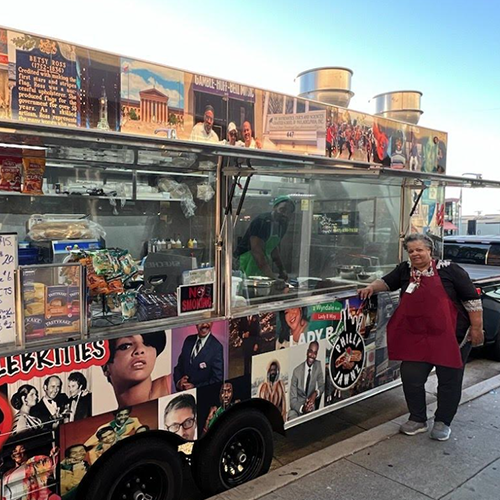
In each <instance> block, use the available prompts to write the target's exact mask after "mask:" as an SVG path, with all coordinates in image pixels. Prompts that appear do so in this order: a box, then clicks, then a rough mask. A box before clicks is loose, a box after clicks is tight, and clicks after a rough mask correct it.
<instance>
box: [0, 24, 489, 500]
mask: <svg viewBox="0 0 500 500" xmlns="http://www.w3.org/2000/svg"><path fill="white" fill-rule="evenodd" d="M327 137H328V138H329V141H328V144H327V140H326V139H327ZM446 147H447V135H446V133H444V132H440V131H435V130H430V129H426V128H424V127H420V126H417V125H412V124H407V123H403V122H398V121H395V120H390V119H386V118H380V117H375V116H370V115H367V114H365V113H359V112H355V111H351V110H348V109H344V108H339V107H336V106H332V105H329V104H325V103H321V102H317V101H312V100H307V99H302V98H299V97H296V96H289V95H283V94H278V93H276V92H270V91H266V90H262V89H257V88H252V87H248V86H245V85H241V84H238V83H234V82H229V81H226V80H221V79H217V78H213V77H208V76H204V75H198V74H194V73H190V72H187V71H180V70H177V69H173V68H168V67H165V66H161V65H157V64H154V63H150V62H146V61H142V60H136V59H131V58H127V57H123V56H119V55H115V54H109V53H105V52H102V51H98V50H95V49H89V48H85V47H80V46H77V45H74V44H71V43H67V42H62V41H58V40H54V39H52V38H47V37H44V36H39V35H33V34H28V33H20V32H17V31H15V30H11V29H7V28H1V29H0V148H1V149H0V417H1V418H0V429H1V433H0V439H1V442H0V446H1V464H2V467H1V476H0V477H1V487H2V498H4V499H9V500H13V499H27V498H29V499H47V498H59V497H61V498H64V499H70V498H77V499H88V498H99V499H109V500H115V499H146V498H147V499H150V500H165V499H176V498H179V496H180V490H181V486H182V475H183V461H184V460H186V459H188V461H189V463H190V466H191V469H192V473H193V477H194V479H195V481H196V482H197V484H198V485H199V487H200V488H201V489H202V490H203V491H204V492H205V493H206V494H214V493H217V492H220V491H223V490H226V489H229V488H231V487H234V486H237V485H239V484H242V483H243V482H246V481H248V480H250V479H253V478H255V477H257V476H259V475H261V474H263V473H265V472H267V470H268V469H269V466H270V463H271V459H272V453H273V432H278V433H283V432H284V431H285V429H287V428H290V427H292V426H295V425H298V424H301V423H303V422H306V421H309V420H311V419H314V418H316V417H318V416H320V415H323V414H325V413H327V412H331V411H334V410H335V409H338V408H340V407H343V406H346V405H348V404H352V403H355V402H356V401H359V400H361V399H363V398H366V397H369V396H371V395H374V394H377V393H379V392H380V391H383V390H386V389H389V388H391V387H394V386H395V385H396V384H398V383H399V380H398V379H399V366H398V363H396V362H392V361H390V360H389V359H388V355H387V343H386V330H385V329H386V325H387V322H388V320H389V318H390V315H391V313H392V311H393V310H394V308H395V307H396V305H397V300H398V297H397V295H394V294H390V293H385V294H379V296H378V297H377V298H373V299H370V300H369V301H367V302H362V301H361V300H360V299H359V298H358V296H357V291H356V290H357V288H359V287H360V286H366V284H367V283H369V282H371V281H373V280H375V279H377V278H379V277H381V276H382V275H383V274H384V273H385V272H387V271H388V270H390V269H392V268H393V267H394V265H396V264H397V263H398V262H400V260H401V259H402V258H403V253H402V247H401V240H402V237H403V236H404V235H405V234H406V233H408V231H424V232H426V233H427V234H429V235H431V237H433V239H434V240H435V241H436V242H437V243H439V242H441V238H442V225H443V213H444V186H445V185H446V184H447V183H448V184H449V183H468V184H472V185H477V186H484V185H488V182H487V181H484V180H482V179H481V180H478V179H457V178H453V177H450V176H447V175H446V174H445V169H446V163H445V161H446ZM412 158H413V161H411V159H412ZM410 165H412V168H410ZM489 184H491V185H494V184H495V183H493V182H492V183H489ZM438 249H439V245H438Z"/></svg>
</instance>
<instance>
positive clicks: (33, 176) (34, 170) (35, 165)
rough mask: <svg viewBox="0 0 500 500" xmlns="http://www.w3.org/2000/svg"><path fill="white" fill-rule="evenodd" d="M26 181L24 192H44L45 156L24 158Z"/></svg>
mask: <svg viewBox="0 0 500 500" xmlns="http://www.w3.org/2000/svg"><path fill="white" fill-rule="evenodd" d="M23 166H24V182H23V193H26V194H43V190H42V185H43V174H44V172H45V158H23Z"/></svg>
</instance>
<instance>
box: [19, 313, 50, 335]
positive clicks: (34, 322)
mask: <svg viewBox="0 0 500 500" xmlns="http://www.w3.org/2000/svg"><path fill="white" fill-rule="evenodd" d="M24 335H25V337H26V340H28V341H29V340H31V339H38V338H41V337H44V336H45V316H44V315H43V314H41V315H36V316H25V318H24Z"/></svg>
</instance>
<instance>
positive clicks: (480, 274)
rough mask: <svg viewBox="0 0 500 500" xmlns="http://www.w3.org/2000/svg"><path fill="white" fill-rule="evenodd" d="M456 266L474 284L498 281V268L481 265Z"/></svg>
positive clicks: (460, 264)
mask: <svg viewBox="0 0 500 500" xmlns="http://www.w3.org/2000/svg"><path fill="white" fill-rule="evenodd" d="M457 264H458V265H459V266H460V267H462V268H463V269H465V270H466V271H467V273H468V275H469V276H470V278H471V280H472V281H474V282H478V281H489V280H500V266H485V265H481V264H462V263H459V262H457Z"/></svg>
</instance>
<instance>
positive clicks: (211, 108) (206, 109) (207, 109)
mask: <svg viewBox="0 0 500 500" xmlns="http://www.w3.org/2000/svg"><path fill="white" fill-rule="evenodd" d="M207 111H211V112H212V113H213V114H214V115H215V110H214V108H213V106H210V104H207V105H206V106H205V111H204V112H203V114H205V113H206V112H207Z"/></svg>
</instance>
